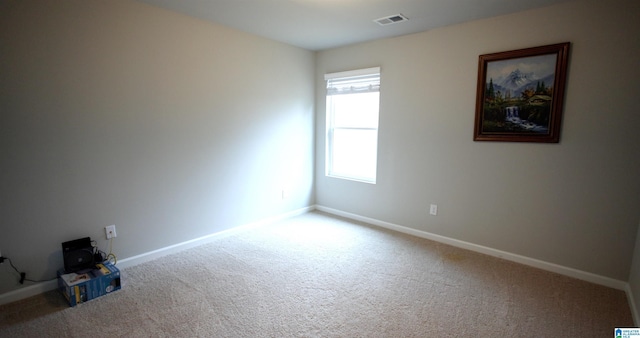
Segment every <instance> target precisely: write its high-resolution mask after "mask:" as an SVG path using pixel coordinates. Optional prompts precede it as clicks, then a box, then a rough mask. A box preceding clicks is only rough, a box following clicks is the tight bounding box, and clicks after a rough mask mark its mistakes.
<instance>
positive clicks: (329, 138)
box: [325, 67, 381, 184]
mask: <svg viewBox="0 0 640 338" xmlns="http://www.w3.org/2000/svg"><path fill="white" fill-rule="evenodd" d="M361 77H364V78H368V77H370V78H372V79H373V80H372V82H371V83H372V84H373V85H368V86H369V88H366V87H357V86H356V87H350V89H347V90H346V92H338V93H336V92H335V88H329V86H330V85H331V83H332V80H333V81H334V82H335V81H339V82H341V81H347V82H349V79H352V80H353V81H354V82H357V79H358V78H361ZM325 80H326V82H327V92H326V107H325V112H326V127H325V140H326V141H325V176H327V177H333V178H339V179H345V180H351V181H357V182H363V183H369V184H376V182H377V176H378V172H377V169H378V168H377V167H378V135H379V127H380V80H381V73H380V67H373V68H365V69H358V70H352V71H346V72H339V73H329V74H325ZM332 89H333V90H334V92H333V93H331V91H332ZM338 91H340V90H338ZM372 92H377V93H378V95H377V102H376V109H377V112H376V123H375V127H371V126H366V127H365V126H349V127H345V126H338V127H336V126H335V120H336V116H335V113H336V109H335V104H336V102H335V100H334V99H333V98H334V97H335V96H338V95H360V94H364V93H372ZM336 130H345V131H346V130H353V131H375V144H374V145H373V148H374V149H373V151H374V160H373V162H374V163H373V166H374V167H373V168H372V169H373V176H372V177H369V176H359V175H349V174H345V173H344V172H336V171H335V167H334V158H333V157H334V153H335V151H334V149H335V147H334V146H335V144H334V143H335V141H334V137H335V133H336Z"/></svg>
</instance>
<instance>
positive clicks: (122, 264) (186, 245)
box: [117, 206, 314, 269]
mask: <svg viewBox="0 0 640 338" xmlns="http://www.w3.org/2000/svg"><path fill="white" fill-rule="evenodd" d="M312 210H314V207H313V206H309V207H305V208H300V209H297V210H293V211H290V212H287V213H284V214H280V215H276V216H274V217H270V218H266V219H263V220H260V221H257V222H253V223H249V224H245V225H241V226H237V227H234V228H231V229H227V230H223V231H220V232H215V233H212V234H209V235H205V236H202V237H198V238H194V239H192V240H188V241H185V242H182V243H178V244H174V245H170V246H167V247H164V248H160V249H157V250H153V251H149V252H145V253H143V254H140V255H137V256H133V257H127V258H125V259H123V260H118V264H117V267H118V268H120V269H124V268H128V267H131V266H135V265H138V264H142V263H145V262H148V261H151V260H154V259H156V258H160V257H163V256H166V255H170V254H173V253H176V252H179V251H183V250H186V249H191V248H194V247H196V246H200V245H203V244H207V243H211V242H213V241H214V240H217V239H220V238H226V237H229V236H233V235H236V234H238V233H241V232H244V231H247V230H251V229H255V228H258V227H261V226H264V225H267V224H270V223H274V222H277V221H281V220H284V219H287V218H291V217H295V216H298V215H302V214H304V213H307V212H309V211H312Z"/></svg>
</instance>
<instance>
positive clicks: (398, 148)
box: [316, 0, 640, 281]
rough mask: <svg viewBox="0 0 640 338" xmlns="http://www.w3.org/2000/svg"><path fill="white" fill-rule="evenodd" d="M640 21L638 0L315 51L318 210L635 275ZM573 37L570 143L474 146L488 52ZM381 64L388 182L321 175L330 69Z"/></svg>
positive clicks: (382, 148)
mask: <svg viewBox="0 0 640 338" xmlns="http://www.w3.org/2000/svg"><path fill="white" fill-rule="evenodd" d="M638 18H640V6H639V5H638V2H637V1H628V0H620V1H607V2H602V1H577V2H569V3H564V4H561V5H556V6H552V7H547V8H542V9H538V10H532V11H527V12H522V13H518V14H513V15H507V16H501V17H497V18H492V19H488V20H481V21H475V22H470V23H465V24H460V25H455V26H449V27H444V28H441V29H436V30H432V31H427V32H423V33H419V34H413V35H407V36H403V37H398V38H392V39H385V40H378V41H374V42H369V43H363V44H358V45H354V46H348V47H343V48H337V49H332V50H327V51H322V52H319V53H318V55H317V62H316V107H317V119H316V121H317V127H316V132H317V134H318V137H317V143H316V149H317V153H316V202H317V204H318V205H322V206H326V207H328V208H334V209H339V210H342V211H345V212H349V213H353V214H357V215H361V216H365V217H369V218H373V219H377V220H381V221H385V222H390V223H393V224H398V225H402V226H406V227H410V228H414V229H417V230H421V231H426V232H430V233H434V234H438V235H442V236H446V237H450V238H454V239H458V240H462V241H466V242H470V243H474V244H478V245H482V246H487V247H491V248H494V249H498V250H502V251H507V252H511V253H515V254H519V255H523V256H527V257H530V258H534V259H539V260H542V261H547V262H550V263H555V264H559V265H562V266H566V267H571V268H575V269H578V270H582V271H586V272H591V273H594V274H598V275H602V276H606V277H610V278H613V279H617V280H621V281H627V280H628V277H629V268H630V264H631V257H632V253H633V249H634V244H635V238H636V231H637V227H638V220H639V219H640V210H639V209H638V205H640V176H638V172H640V147H639V145H640V132H638V130H639V128H640V114H638V108H637V107H638V93H640V67H638V60H639V57H640V43H639V42H640V40H638V32H640V20H638ZM565 41H569V42H571V51H570V61H569V71H568V80H567V81H568V82H567V87H566V100H565V109H564V121H563V127H562V132H561V140H560V143H559V144H535V143H505V142H474V141H473V128H474V126H473V123H474V114H475V100H476V81H477V71H478V56H479V55H481V54H487V53H494V52H501V51H508V50H514V49H520V48H527V47H534V46H540V45H546V44H553V43H560V42H565ZM373 66H381V67H382V73H381V75H382V83H381V86H382V88H381V108H380V109H381V111H380V131H379V159H378V183H377V184H376V185H370V184H363V183H357V182H351V181H344V180H339V179H333V178H328V177H325V176H324V174H323V173H324V149H325V146H324V142H325V139H324V128H325V114H324V111H325V103H324V102H325V101H324V89H323V85H324V83H323V78H322V75H323V74H324V73H328V72H337V71H345V70H350V69H358V68H366V67H373ZM431 203H436V204H438V207H439V209H438V211H439V213H438V215H437V216H429V204H431Z"/></svg>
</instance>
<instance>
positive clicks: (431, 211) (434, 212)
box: [429, 204, 438, 216]
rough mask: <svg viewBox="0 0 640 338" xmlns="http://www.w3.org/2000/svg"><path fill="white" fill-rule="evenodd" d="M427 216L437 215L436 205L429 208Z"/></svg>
mask: <svg viewBox="0 0 640 338" xmlns="http://www.w3.org/2000/svg"><path fill="white" fill-rule="evenodd" d="M429 214H431V215H433V216H435V215H437V214H438V205H436V204H431V208H430V209H429Z"/></svg>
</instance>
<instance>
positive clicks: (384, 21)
mask: <svg viewBox="0 0 640 338" xmlns="http://www.w3.org/2000/svg"><path fill="white" fill-rule="evenodd" d="M407 20H409V19H408V18H407V17H406V16H404V15H402V14H395V15H390V16H385V17H384V18H380V19H375V20H373V21H375V22H376V23H377V24H378V25H380V26H386V25H390V24H394V23H398V22H403V21H407Z"/></svg>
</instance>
